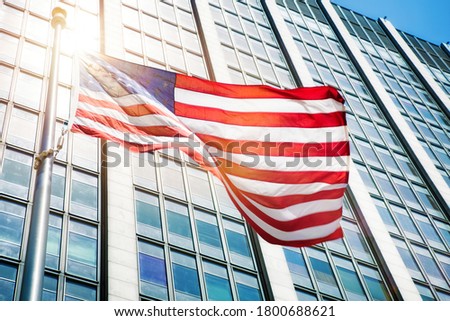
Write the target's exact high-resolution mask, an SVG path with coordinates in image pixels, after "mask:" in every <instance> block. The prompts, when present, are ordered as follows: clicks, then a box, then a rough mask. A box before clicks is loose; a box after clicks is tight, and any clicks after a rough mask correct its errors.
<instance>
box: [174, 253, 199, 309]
mask: <svg viewBox="0 0 450 321" xmlns="http://www.w3.org/2000/svg"><path fill="white" fill-rule="evenodd" d="M171 256H172V272H173V282H174V287H175V300H177V301H196V300H200V299H201V294H200V284H199V280H198V274H197V264H196V263H195V259H194V258H193V257H191V256H188V255H184V254H181V253H178V252H173V251H172V252H171ZM186 280H189V282H186Z"/></svg>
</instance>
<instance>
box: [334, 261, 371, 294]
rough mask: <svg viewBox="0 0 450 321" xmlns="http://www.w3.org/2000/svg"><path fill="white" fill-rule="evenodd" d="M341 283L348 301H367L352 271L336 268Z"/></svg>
mask: <svg viewBox="0 0 450 321" xmlns="http://www.w3.org/2000/svg"><path fill="white" fill-rule="evenodd" d="M337 270H338V273H339V276H340V277H341V281H342V283H343V284H344V289H345V292H346V293H347V296H348V299H349V300H364V301H365V300H367V298H366V295H365V294H364V290H363V288H362V286H361V282H360V281H359V279H358V276H357V275H356V273H355V272H354V271H351V270H349V269H346V268H343V267H341V266H338V267H337Z"/></svg>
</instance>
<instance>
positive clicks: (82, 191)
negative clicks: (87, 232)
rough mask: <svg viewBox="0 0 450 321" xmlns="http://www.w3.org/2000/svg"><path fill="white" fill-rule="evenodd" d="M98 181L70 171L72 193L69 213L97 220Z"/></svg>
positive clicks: (93, 177) (95, 178) (87, 175)
mask: <svg viewBox="0 0 450 321" xmlns="http://www.w3.org/2000/svg"><path fill="white" fill-rule="evenodd" d="M97 187H98V179H97V177H96V176H93V175H90V174H87V173H83V172H81V171H78V170H75V169H74V170H73V171H72V193H71V197H70V212H71V213H73V214H77V215H80V216H83V217H86V218H89V219H92V220H97V204H98V196H97V193H98V188H97Z"/></svg>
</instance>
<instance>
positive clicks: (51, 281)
mask: <svg viewBox="0 0 450 321" xmlns="http://www.w3.org/2000/svg"><path fill="white" fill-rule="evenodd" d="M57 289H58V277H56V276H54V275H50V274H45V275H44V284H43V289H42V301H56V297H57Z"/></svg>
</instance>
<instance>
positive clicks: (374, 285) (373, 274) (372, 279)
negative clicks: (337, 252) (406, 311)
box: [359, 265, 391, 301]
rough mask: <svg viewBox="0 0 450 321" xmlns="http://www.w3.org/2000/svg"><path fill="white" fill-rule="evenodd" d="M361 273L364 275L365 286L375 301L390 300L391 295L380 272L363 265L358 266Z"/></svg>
mask: <svg viewBox="0 0 450 321" xmlns="http://www.w3.org/2000/svg"><path fill="white" fill-rule="evenodd" d="M359 268H360V270H361V273H362V275H363V277H364V281H365V282H366V285H367V287H368V288H369V292H370V295H371V296H372V299H373V300H375V301H386V300H391V296H390V295H389V292H388V290H387V288H386V286H385V285H384V283H383V281H382V279H381V276H380V274H379V273H378V272H377V271H376V270H375V269H372V268H369V267H366V266H364V265H360V266H359Z"/></svg>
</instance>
